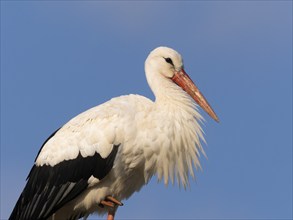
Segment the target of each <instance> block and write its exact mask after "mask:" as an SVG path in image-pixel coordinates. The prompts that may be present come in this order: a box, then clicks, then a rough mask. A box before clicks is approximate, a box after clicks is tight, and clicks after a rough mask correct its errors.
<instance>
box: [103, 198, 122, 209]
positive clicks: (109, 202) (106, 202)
mask: <svg viewBox="0 0 293 220" xmlns="http://www.w3.org/2000/svg"><path fill="white" fill-rule="evenodd" d="M117 205H118V206H123V203H122V202H120V201H119V200H117V199H115V198H114V197H112V196H107V197H106V198H105V200H102V201H101V203H100V206H101V207H105V206H107V207H110V208H114V207H115V206H117Z"/></svg>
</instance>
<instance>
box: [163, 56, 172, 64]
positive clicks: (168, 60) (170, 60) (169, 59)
mask: <svg viewBox="0 0 293 220" xmlns="http://www.w3.org/2000/svg"><path fill="white" fill-rule="evenodd" d="M164 59H165V60H166V62H167V63H170V64H171V65H172V66H174V64H173V61H172V59H171V58H169V57H168V58H164Z"/></svg>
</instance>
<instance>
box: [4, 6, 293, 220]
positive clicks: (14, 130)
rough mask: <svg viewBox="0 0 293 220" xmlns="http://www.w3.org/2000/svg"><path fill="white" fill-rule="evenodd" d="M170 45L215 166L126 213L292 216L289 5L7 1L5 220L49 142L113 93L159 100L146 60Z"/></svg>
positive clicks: (142, 196)
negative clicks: (199, 106) (202, 101)
mask: <svg viewBox="0 0 293 220" xmlns="http://www.w3.org/2000/svg"><path fill="white" fill-rule="evenodd" d="M160 45H166V46H170V47H173V48H174V49H176V50H178V51H179V52H180V53H181V54H182V55H183V57H184V61H185V69H186V71H187V72H188V73H189V75H190V76H191V77H192V78H193V79H194V81H195V82H196V83H197V85H198V86H199V88H200V89H201V90H202V92H203V93H204V94H205V96H206V97H207V98H208V100H209V102H210V103H211V104H212V106H213V107H214V109H215V110H216V112H217V114H218V115H219V117H220V120H221V123H220V124H217V123H215V122H214V121H212V120H211V119H210V118H209V117H208V116H207V115H206V114H205V113H203V112H202V114H203V115H204V117H205V118H206V120H207V121H206V124H205V126H204V130H205V133H206V140H207V143H208V145H207V146H204V147H205V150H206V153H207V155H208V159H205V158H204V157H202V158H201V162H202V167H203V172H197V180H196V181H192V180H191V187H190V189H188V190H187V191H184V190H183V189H179V188H178V187H177V186H176V187H175V186H174V187H173V186H168V187H164V185H163V183H159V184H157V181H156V179H155V178H153V179H152V181H151V182H150V183H149V184H148V185H147V186H146V187H144V188H143V189H142V190H141V191H140V192H139V193H136V194H134V195H133V196H132V197H131V198H130V199H129V200H128V201H124V202H125V206H124V207H122V208H120V209H119V211H118V214H117V217H118V219H119V218H121V219H122V218H126V219H129V218H135V219H137V218H143V219H160V218H167V219H171V218H180V219H184V218H191V219H198V218H215V219H220V218H222V219H227V218H232V219H235V218H241V219H256V218H263V219H269V218H271V219H291V218H292V2H291V1H184V2H182V1H180V2H177V1H172V2H168V1H159V2H154V1H144V2H136V1H130V2H127V1H125V2H119V1H114V2H100V1H1V211H0V212H1V216H0V218H1V219H5V218H7V217H8V216H9V214H10V212H11V210H12V208H13V206H14V204H15V202H16V200H17V198H18V196H19V194H20V192H21V191H22V189H23V187H24V185H25V178H26V176H27V174H28V172H29V170H30V168H31V166H32V165H33V161H34V159H35V156H36V154H37V152H38V150H39V148H40V146H41V145H42V143H43V141H44V140H45V139H46V138H47V137H48V136H49V135H50V134H51V133H52V132H53V131H54V130H55V129H56V128H58V127H59V126H61V125H62V124H64V123H65V122H67V121H68V120H69V119H70V118H72V117H73V116H75V115H77V114H78V113H80V112H82V111H84V110H86V109H88V108H90V107H92V106H95V105H98V104H100V103H103V102H104V101H106V100H108V99H110V98H111V97H114V96H118V95H123V94H129V93H138V94H141V95H145V96H147V97H150V98H153V94H152V93H151V91H150V89H149V87H148V85H147V83H146V80H145V75H144V60H145V58H146V56H147V55H148V53H149V52H150V51H151V50H152V49H154V48H155V47H157V46H160Z"/></svg>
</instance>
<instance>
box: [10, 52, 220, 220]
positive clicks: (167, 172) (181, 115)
mask: <svg viewBox="0 0 293 220" xmlns="http://www.w3.org/2000/svg"><path fill="white" fill-rule="evenodd" d="M145 71H146V77H147V80H148V83H149V85H150V87H151V89H152V91H153V92H154V94H155V97H156V100H155V101H152V100H150V99H148V98H145V97H142V96H139V95H128V96H120V97H117V98H113V99H111V100H110V101H108V102H106V103H104V104H101V105H99V106H97V107H94V108H91V109H89V110H87V111H85V112H84V113H82V114H80V115H78V116H76V117H75V118H73V119H71V120H70V121H69V122H68V123H66V124H65V125H64V126H62V127H61V128H60V129H59V130H58V131H57V132H56V133H55V134H53V135H52V136H51V138H49V140H47V141H46V142H45V144H44V145H43V147H42V149H41V151H40V153H39V155H38V156H37V158H36V161H35V166H34V167H35V168H33V169H32V171H31V173H30V175H32V176H33V177H29V181H28V183H27V186H26V188H25V189H24V192H23V194H22V195H21V197H24V196H25V195H26V194H29V193H30V192H31V191H33V190H32V189H31V188H33V187H31V188H30V187H28V185H38V181H39V180H38V175H39V176H42V175H45V174H39V173H41V172H42V171H38V170H41V169H42V168H45V167H46V168H48V169H50V172H51V170H52V176H53V177H54V178H55V175H59V174H58V172H61V171H60V170H61V168H60V169H59V168H58V167H59V166H60V167H62V171H64V170H66V172H68V173H66V177H64V179H63V177H62V179H60V181H59V182H60V184H57V185H58V187H59V188H60V189H58V191H56V190H55V188H56V187H55V186H54V182H52V183H50V184H51V185H53V186H54V187H55V188H54V190H53V189H51V191H49V192H48V193H46V195H44V196H43V197H44V198H43V197H41V196H39V197H37V198H31V200H34V201H35V203H36V204H38V201H41V200H42V199H43V200H45V199H46V198H45V197H49V196H50V194H51V195H52V194H54V193H55V194H56V195H55V194H54V195H55V200H56V201H53V202H51V203H50V204H47V203H49V202H47V203H46V201H48V198H47V199H46V201H44V203H45V205H44V204H43V205H42V206H43V207H46V209H47V210H49V211H47V213H46V211H43V213H40V212H38V213H36V214H35V213H34V212H36V211H35V210H36V209H37V205H36V204H35V203H33V202H31V203H30V202H28V204H22V203H21V201H22V200H24V199H21V197H20V200H21V201H19V202H18V203H17V205H16V207H15V210H14V211H13V213H12V215H11V217H10V219H11V220H12V219H29V218H31V217H32V216H37V218H39V219H47V218H48V219H54V220H56V219H72V218H73V219H77V218H79V217H82V216H88V215H89V214H91V213H92V212H98V213H100V214H101V213H105V212H108V211H109V212H110V213H111V214H112V217H113V216H114V213H115V211H116V208H117V206H116V204H114V205H115V207H114V208H111V207H105V206H102V207H101V206H99V204H101V202H102V201H103V200H105V198H106V197H107V196H109V195H110V196H112V197H114V198H116V199H118V200H124V199H126V198H128V197H129V196H131V195H132V194H133V193H134V192H135V191H138V190H139V189H140V188H141V187H142V186H143V185H145V184H146V183H148V181H149V180H150V178H151V177H152V176H153V175H157V177H158V179H159V180H161V179H163V180H164V183H165V184H167V183H168V182H169V181H171V182H172V183H174V181H175V180H177V182H178V183H179V184H182V185H183V186H184V187H186V186H187V185H188V184H189V183H188V176H189V174H190V175H191V176H194V171H193V167H195V168H198V167H200V162H199V155H200V153H204V152H203V149H202V147H201V140H204V138H203V135H202V129H201V127H200V125H199V122H200V121H202V119H203V118H202V116H201V115H200V114H199V113H198V111H197V105H196V104H195V102H194V100H195V101H197V102H198V104H199V105H200V106H201V107H203V108H204V109H205V110H206V111H207V112H208V113H209V114H210V115H211V116H212V117H213V118H214V119H215V120H218V119H217V116H216V115H215V113H214V112H213V110H212V109H211V108H210V106H209V105H208V103H207V102H206V100H205V99H204V97H203V96H202V94H201V93H200V92H199V91H198V90H197V88H196V87H195V85H194V84H193V83H192V81H191V80H190V79H189V77H188V76H187V74H186V73H185V72H184V70H183V61H182V58H181V56H180V55H179V54H178V53H177V52H176V51H174V50H173V49H170V48H167V47H159V48H157V49H155V50H154V51H152V52H151V53H150V55H149V56H148V58H147V60H146V62H145ZM177 74H183V75H184V76H180V75H178V77H181V78H180V80H181V81H180V80H179V79H177V78H176V77H177ZM184 77H185V78H184ZM182 79H183V81H182ZM188 79H189V80H190V81H188ZM191 84H192V85H191ZM192 86H194V87H192ZM114 149H116V150H117V152H115V153H112V154H113V161H112V163H111V161H110V160H107V158H110V157H109V155H110V154H111V152H114V151H115V150H114ZM94 156H97V157H100V161H101V162H99V163H100V164H101V167H103V166H105V167H106V168H107V172H106V171H105V173H103V171H102V170H99V169H101V168H99V167H98V168H97V167H95V168H94V169H96V171H97V172H102V174H101V173H99V174H96V173H95V172H96V171H95V172H93V173H90V172H89V173H88V174H87V176H86V177H85V176H83V174H78V176H77V177H75V175H77V174H74V172H75V171H76V170H75V169H76V168H77V167H78V166H79V165H78V163H76V164H75V163H74V161H75V160H76V161H77V158H78V161H79V160H80V161H85V160H84V159H85V158H87V159H89V158H93V157H94ZM111 157H112V156H111ZM63 164H64V165H66V166H68V167H67V168H64V170H63ZM68 164H70V165H68ZM72 164H74V165H72ZM80 164H81V163H80ZM98 165H99V164H98ZM82 166H84V168H79V169H82V172H83V173H84V170H85V169H88V168H90V167H86V166H92V162H83V165H82ZM95 166H97V165H95ZM35 170H36V171H35ZM76 172H77V173H78V172H79V171H76ZM80 172H81V171H80ZM82 172H81V173H82ZM56 173H57V174H56ZM60 175H63V174H62V173H60ZM67 176H69V177H67ZM73 176H74V177H73ZM46 178H47V177H46ZM54 178H51V179H50V178H49V177H48V181H51V180H53V179H54ZM58 178H61V177H58ZM30 179H33V180H31V183H30ZM79 179H80V180H82V181H83V182H82V183H83V185H82V186H83V187H82V189H80V186H78V184H79V182H78V181H79ZM58 180H59V179H58ZM50 184H49V183H44V185H45V187H44V188H46V190H47V188H49V190H50V187H49V185H50ZM65 185H66V186H65ZM77 186H78V187H77ZM27 188H28V189H27ZM51 188H52V186H51ZM74 190H76V191H78V193H74V192H75V191H74ZM61 191H62V192H61ZM67 200H68V201H67ZM64 201H66V202H64ZM39 203H40V202H39ZM62 203H65V204H62ZM58 204H62V206H61V207H59V205H58ZM54 207H56V208H54ZM50 208H51V209H50ZM55 209H56V210H55ZM22 212H27V213H28V214H21V213H22ZM108 217H109V219H111V216H110V214H109V216H108ZM35 218H36V217H35Z"/></svg>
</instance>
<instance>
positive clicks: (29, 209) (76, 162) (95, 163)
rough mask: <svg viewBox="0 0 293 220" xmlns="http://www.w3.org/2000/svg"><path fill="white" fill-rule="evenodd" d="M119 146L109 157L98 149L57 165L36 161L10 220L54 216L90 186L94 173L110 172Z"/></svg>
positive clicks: (28, 219)
mask: <svg viewBox="0 0 293 220" xmlns="http://www.w3.org/2000/svg"><path fill="white" fill-rule="evenodd" d="M57 131H58V130H57ZM57 131H56V132H57ZM56 132H54V133H53V135H51V136H50V137H53V136H54V134H55V133H56ZM47 141H48V139H47V140H46V142H47ZM46 142H45V143H46ZM43 146H44V144H43ZM43 146H42V147H43ZM118 147H119V145H115V146H114V147H113V150H112V152H111V153H110V155H109V156H108V157H107V158H102V157H101V156H100V154H98V153H95V154H94V155H93V156H88V157H82V155H81V154H79V155H78V157H77V158H75V159H73V160H68V161H63V162H60V163H59V164H57V165H55V166H49V165H43V166H36V165H34V166H33V167H32V169H31V171H30V173H29V176H28V181H27V184H26V186H25V188H24V190H23V192H22V193H21V195H20V197H19V199H18V201H17V203H16V205H15V207H14V209H13V211H12V213H11V216H10V218H9V220H32V219H34V220H45V219H47V218H48V217H50V216H51V215H52V214H53V213H55V212H56V211H57V210H58V209H60V208H61V207H62V206H63V205H65V204H66V203H68V202H69V201H71V200H72V199H74V198H76V197H77V196H78V195H79V194H80V193H81V192H83V191H84V190H85V189H86V188H87V186H88V182H87V181H88V179H89V178H90V176H92V175H93V176H94V177H96V178H98V179H99V180H101V179H103V178H104V177H105V176H106V175H107V174H108V173H109V172H110V170H111V169H112V167H113V163H114V160H115V157H116V154H117V151H118Z"/></svg>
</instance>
